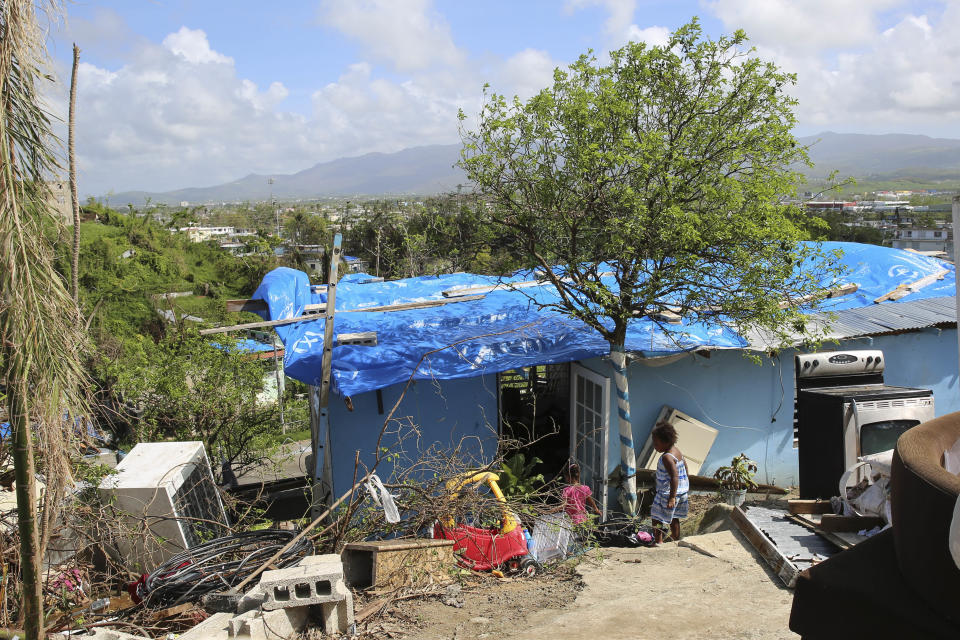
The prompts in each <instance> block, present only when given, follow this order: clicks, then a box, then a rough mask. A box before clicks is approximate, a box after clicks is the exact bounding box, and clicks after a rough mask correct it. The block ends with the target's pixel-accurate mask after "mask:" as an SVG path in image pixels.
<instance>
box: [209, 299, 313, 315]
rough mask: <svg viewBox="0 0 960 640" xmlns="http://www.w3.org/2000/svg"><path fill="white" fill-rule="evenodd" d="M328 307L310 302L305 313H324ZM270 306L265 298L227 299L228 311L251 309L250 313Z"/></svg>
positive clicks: (304, 308)
mask: <svg viewBox="0 0 960 640" xmlns="http://www.w3.org/2000/svg"><path fill="white" fill-rule="evenodd" d="M326 308H327V305H325V304H323V303H320V304H308V305H305V306H304V307H303V311H304V312H305V313H323V311H324V309H326ZM268 310H269V307H268V306H267V303H266V301H265V300H227V311H231V312H239V311H249V312H250V313H256V312H257V311H268Z"/></svg>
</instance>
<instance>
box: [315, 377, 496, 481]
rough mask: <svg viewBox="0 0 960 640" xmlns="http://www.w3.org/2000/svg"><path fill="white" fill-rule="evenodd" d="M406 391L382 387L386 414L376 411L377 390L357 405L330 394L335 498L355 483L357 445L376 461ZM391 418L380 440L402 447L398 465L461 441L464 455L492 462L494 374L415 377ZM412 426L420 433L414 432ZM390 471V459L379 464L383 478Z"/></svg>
mask: <svg viewBox="0 0 960 640" xmlns="http://www.w3.org/2000/svg"><path fill="white" fill-rule="evenodd" d="M402 391H403V385H394V386H392V387H388V388H386V389H383V390H382V393H383V415H381V414H379V413H378V411H377V395H376V392H369V393H364V394H360V395H357V396H354V397H353V398H351V400H352V401H353V411H348V410H347V408H346V405H345V404H344V402H343V400H342V399H341V398H339V397H337V396H334V395H332V396H331V397H330V438H331V443H330V445H331V450H332V451H331V455H332V459H333V487H334V498H336V497H339V496H340V495H341V494H342V493H344V492H345V491H347V490H348V489H349V488H350V486H351V485H352V484H353V466H354V465H353V463H354V456H355V454H356V451H357V450H358V449H359V450H360V460H361V462H362V463H364V464H366V465H372V464H373V459H374V454H375V452H376V447H377V437H378V436H379V434H380V430H381V427H383V423H384V419H385V418H386V416H387V414H389V413H390V409H391V408H393V405H394V404H395V403H396V402H397V399H398V398H399V397H400V395H401V392H402ZM393 418H394V420H393V422H392V423H391V425H390V426H389V427H388V429H387V433H386V434H385V435H384V439H383V441H382V443H381V446H383V447H390V448H391V449H392V450H393V451H397V452H399V453H400V459H399V460H398V461H397V464H398V465H407V466H408V465H410V464H411V462H412V461H415V460H417V459H418V458H419V453H420V452H422V451H425V450H426V449H427V448H429V447H430V446H431V445H434V444H436V445H438V446H440V447H443V448H450V447H453V446H456V445H460V447H461V455H463V456H465V457H467V458H468V459H473V460H475V461H476V463H477V465H478V466H479V465H481V464H483V463H485V462H489V460H490V459H491V458H492V457H493V455H494V454H495V453H496V448H497V382H496V376H495V375H488V376H482V377H478V378H466V379H461V380H444V381H443V382H442V384H441V382H440V381H436V382H434V381H416V382H414V383H413V384H412V385H411V386H410V388H409V389H408V390H407V393H406V395H405V396H404V398H403V402H401V404H400V407H399V408H398V409H397V411H396V413H394V416H393ZM414 426H416V428H417V432H418V433H416V432H414ZM400 440H402V443H401V445H400V447H399V448H398V447H397V444H398V442H400ZM392 472H393V465H392V464H391V463H389V462H383V463H381V464H380V466H379V467H378V468H377V473H378V475H379V476H380V478H381V479H383V480H384V482H386V481H387V478H389V477H390V475H391V473H392ZM362 473H363V471H362V470H361V475H362Z"/></svg>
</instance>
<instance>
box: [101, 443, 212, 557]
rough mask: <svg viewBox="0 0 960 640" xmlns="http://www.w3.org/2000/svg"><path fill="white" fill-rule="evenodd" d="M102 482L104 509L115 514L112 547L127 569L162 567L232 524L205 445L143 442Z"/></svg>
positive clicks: (110, 546)
mask: <svg viewBox="0 0 960 640" xmlns="http://www.w3.org/2000/svg"><path fill="white" fill-rule="evenodd" d="M116 471H117V472H116V473H115V474H113V475H110V476H107V477H106V478H104V479H103V481H102V482H101V483H100V488H99V492H100V497H101V500H102V501H103V504H104V505H105V506H107V507H111V508H113V509H115V510H116V511H117V516H118V517H117V520H116V524H117V526H116V527H115V528H113V529H112V530H111V534H112V537H113V540H112V541H110V544H108V547H109V548H111V551H112V552H113V553H115V554H116V555H117V557H119V558H122V559H123V561H124V564H126V565H127V566H128V567H134V566H139V567H140V568H141V570H146V569H150V568H152V567H156V566H158V565H160V564H162V563H163V562H164V561H165V560H167V559H168V558H170V557H171V556H172V555H174V554H176V553H178V552H180V551H183V550H184V549H189V548H190V547H192V546H194V545H196V544H199V543H200V542H201V541H202V540H204V539H210V538H213V537H217V536H221V535H223V534H224V533H226V532H227V530H228V527H229V522H228V520H227V514H226V512H225V511H224V509H223V504H222V503H221V501H220V494H219V492H218V491H217V487H216V484H215V483H214V480H213V473H212V472H211V470H210V461H209V460H208V459H207V453H206V451H205V450H204V448H203V443H202V442H141V443H140V444H138V445H137V446H135V447H134V448H133V449H132V450H131V451H130V453H129V454H127V456H126V457H125V458H124V459H123V460H122V461H121V462H120V464H118V465H117V469H116Z"/></svg>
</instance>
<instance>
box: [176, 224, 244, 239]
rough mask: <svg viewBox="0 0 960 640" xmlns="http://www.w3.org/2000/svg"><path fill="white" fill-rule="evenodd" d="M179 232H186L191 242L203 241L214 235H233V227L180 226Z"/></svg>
mask: <svg viewBox="0 0 960 640" xmlns="http://www.w3.org/2000/svg"><path fill="white" fill-rule="evenodd" d="M180 232H181V233H185V234H187V237H188V238H190V241H191V242H204V241H206V240H209V239H210V238H213V237H216V236H232V235H234V229H233V227H181V228H180Z"/></svg>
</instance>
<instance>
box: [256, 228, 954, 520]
mask: <svg viewBox="0 0 960 640" xmlns="http://www.w3.org/2000/svg"><path fill="white" fill-rule="evenodd" d="M823 246H824V248H825V249H827V250H833V249H840V250H842V252H843V258H842V261H843V263H844V264H845V266H846V267H847V269H846V275H845V276H844V277H843V280H842V281H841V282H824V283H823V287H824V289H828V290H830V291H831V293H832V297H830V298H829V299H827V300H825V301H824V302H823V303H822V304H821V306H820V308H819V309H818V310H817V312H816V313H812V312H811V314H810V321H811V322H817V323H820V324H822V326H824V328H825V332H826V336H827V338H828V339H829V340H830V342H828V343H826V344H824V345H823V346H822V347H821V349H822V350H864V349H869V350H878V351H881V352H882V354H883V359H884V367H882V369H883V371H884V375H885V382H886V384H887V385H903V386H906V387H922V388H926V389H929V390H932V392H933V397H934V398H935V407H934V409H933V410H934V411H935V414H936V415H938V416H939V415H943V414H946V413H950V412H953V411H958V410H960V397H958V394H957V382H958V381H957V371H958V362H957V360H958V358H957V353H958V350H957V335H956V300H955V297H954V295H955V291H956V276H955V269H954V266H953V265H952V264H950V263H948V262H944V261H941V260H938V259H935V258H930V257H926V256H923V255H919V254H917V253H913V252H910V251H903V250H897V249H890V248H885V247H877V246H873V245H861V244H854V243H838V242H828V243H823ZM378 280H379V279H376V278H371V277H369V276H366V275H365V274H349V275H347V276H346V277H345V278H343V279H342V280H340V282H339V284H338V285H337V291H336V297H335V318H334V334H335V335H336V336H341V335H348V334H354V335H355V334H364V333H368V332H375V333H376V340H375V344H372V341H367V343H366V344H358V343H349V342H343V343H338V342H334V346H333V351H332V385H331V387H332V391H333V393H332V395H331V400H330V404H329V411H328V421H326V422H325V424H323V425H321V427H322V433H319V438H320V442H321V443H322V445H323V446H324V451H323V455H322V459H323V460H322V461H321V463H320V464H321V466H322V473H321V474H319V476H320V477H322V478H323V481H324V482H325V483H327V485H328V487H327V488H328V490H329V492H330V494H331V495H333V496H337V495H340V494H342V493H343V492H344V491H347V490H348V489H349V488H350V486H351V484H352V478H353V474H354V456H355V452H356V451H359V452H360V457H361V460H363V461H364V462H366V463H367V464H369V463H370V461H371V460H372V459H373V456H374V453H375V451H376V448H377V446H378V438H379V436H380V431H381V426H382V424H383V422H384V418H385V416H386V415H387V414H388V413H389V412H390V410H391V408H392V407H393V406H394V405H395V404H396V403H397V402H398V401H399V405H398V407H397V411H396V412H395V413H394V418H400V419H404V420H406V421H407V422H408V424H414V425H416V426H417V430H418V432H417V437H416V439H415V440H414V441H409V442H407V443H405V444H404V446H403V449H404V450H403V454H402V455H401V456H400V458H399V460H400V462H398V464H402V461H403V460H413V459H415V458H416V456H417V450H422V449H424V448H426V447H429V446H431V445H434V444H436V443H439V444H440V445H441V446H443V445H446V446H454V445H459V446H460V447H461V452H463V453H466V454H469V455H471V456H473V457H474V458H475V459H476V460H477V463H478V464H481V463H482V462H483V461H484V460H489V459H490V458H491V457H492V456H493V455H494V453H495V452H496V450H497V446H498V442H499V441H500V439H501V438H504V437H509V438H516V439H520V440H523V441H527V442H531V443H533V444H531V445H530V451H529V452H530V453H531V454H533V455H536V456H537V457H539V458H540V459H542V460H543V465H542V471H543V473H544V474H545V475H546V476H547V477H552V476H553V475H555V474H556V473H557V472H559V471H560V469H561V468H562V466H563V465H564V464H565V463H566V462H567V461H568V460H570V459H572V460H575V461H577V462H578V463H579V464H580V465H581V469H582V472H583V481H584V482H585V483H588V484H590V485H591V486H592V488H593V491H594V494H595V495H596V496H598V497H601V498H606V499H605V500H602V502H603V503H604V504H606V505H607V506H608V508H615V506H616V485H615V483H614V484H613V485H612V486H610V483H608V477H609V476H610V475H611V473H613V474H614V476H615V475H616V470H617V469H618V468H619V467H620V463H621V447H620V439H619V438H618V435H617V427H616V425H617V415H616V397H615V387H614V385H613V383H612V377H613V367H612V364H611V362H610V361H609V346H608V344H607V342H606V341H604V340H603V339H602V338H601V337H600V335H599V334H597V333H596V332H595V331H593V330H592V329H589V328H588V327H586V326H585V325H583V324H582V323H580V322H579V321H576V320H573V319H571V318H568V317H566V316H563V315H560V314H558V313H556V312H553V311H545V310H543V309H541V307H540V306H539V305H538V304H537V303H538V302H544V301H548V300H549V299H550V298H551V296H554V297H555V296H556V295H557V294H556V291H555V290H553V289H552V287H551V286H549V285H545V284H542V283H538V282H532V283H531V282H530V276H529V274H527V275H526V276H525V275H523V274H518V275H515V276H512V277H505V278H498V277H495V276H482V275H474V274H468V273H456V274H449V275H441V276H424V277H419V278H410V279H404V280H396V281H388V282H380V281H378ZM324 296H325V294H324V292H323V291H322V290H317V287H311V285H310V282H309V279H308V277H307V276H306V274H304V273H302V272H298V271H295V270H292V269H286V268H281V269H276V270H274V271H272V272H270V273H269V274H267V276H266V277H265V278H264V280H263V281H262V283H261V285H260V287H259V288H258V289H257V291H256V292H255V294H254V295H253V298H254V299H256V300H262V301H264V303H266V307H267V309H268V310H267V311H265V312H263V316H264V318H265V319H267V320H278V319H284V318H298V317H300V316H301V315H303V314H304V313H305V310H307V309H309V308H310V306H311V305H314V306H316V305H319V304H320V303H323V302H324V301H325V297H324ZM418 303H421V304H418ZM422 303H432V306H426V305H425V304H422ZM384 307H387V308H388V309H391V310H388V311H386V310H385V309H384ZM374 308H376V309H377V310H375V311H374V310H372V309H374ZM365 309H371V311H365ZM385 311H386V312H385ZM276 331H277V333H278V335H279V337H280V339H281V340H282V342H283V344H284V347H285V350H284V363H283V366H284V370H285V372H286V375H288V376H291V377H293V378H295V379H297V380H300V381H302V382H305V383H307V384H309V385H312V386H314V387H315V386H316V385H318V384H319V383H320V380H321V367H322V365H321V363H322V356H323V348H324V345H323V336H324V320H323V318H322V316H312V317H305V318H303V320H302V321H297V322H292V323H290V324H286V325H284V326H278V327H276ZM368 335H369V334H368ZM781 346H782V345H779V344H776V345H775V344H772V343H771V342H769V341H768V340H767V339H765V337H764V336H763V335H760V334H757V335H738V334H737V333H735V332H733V331H731V330H729V329H726V328H723V327H719V326H712V325H710V324H705V323H701V324H695V323H691V322H690V321H688V319H686V318H676V319H675V320H674V323H673V324H665V323H664V322H662V321H654V320H653V319H651V318H637V319H636V320H635V321H633V322H632V323H631V325H630V327H629V330H628V334H627V339H626V351H627V353H628V355H629V367H628V379H629V385H630V386H629V388H630V402H631V414H630V415H631V421H632V430H633V441H634V442H635V443H637V445H636V453H637V460H638V462H637V464H638V466H639V467H643V466H644V465H645V464H649V459H648V456H647V453H648V452H647V451H645V447H644V445H643V443H644V442H646V441H647V440H648V437H649V433H650V431H651V429H652V427H653V425H654V424H655V422H656V421H657V420H658V418H662V417H668V418H678V419H681V420H686V421H688V422H689V423H690V424H692V425H695V429H694V430H693V431H684V432H681V438H684V437H685V436H684V433H688V434H691V435H689V436H688V437H689V441H688V442H685V441H684V440H683V439H682V440H681V442H680V447H681V449H683V450H684V452H685V454H687V455H688V457H689V458H691V459H692V461H693V462H694V463H695V466H696V467H698V468H699V474H700V475H711V474H712V473H713V471H714V470H715V469H716V468H717V467H718V466H721V465H723V464H727V463H728V462H729V461H730V459H731V458H732V457H733V456H735V455H736V454H738V453H740V452H744V453H746V454H747V455H748V456H750V457H751V458H753V459H754V460H756V461H757V463H758V466H759V474H758V478H757V479H758V481H760V482H763V483H767V484H775V485H779V486H783V487H787V486H796V485H798V484H800V478H799V473H800V472H799V469H800V463H799V457H798V448H802V446H803V442H804V438H803V434H802V432H801V433H798V432H797V430H796V428H795V420H794V414H795V399H796V395H797V394H796V391H795V389H796V386H797V385H796V375H795V370H794V359H795V356H796V355H797V354H799V353H802V352H804V351H805V349H804V348H803V346H802V345H799V344H797V345H793V346H789V347H786V348H781ZM751 353H752V354H754V355H758V356H759V359H756V358H754V359H751V358H748V357H745V354H751ZM758 360H759V361H758ZM408 381H411V382H410V384H409V385H408ZM854 410H856V405H855V406H854ZM893 422H897V421H893ZM893 422H891V423H890V424H891V425H892V424H893ZM900 422H903V421H900ZM898 424H899V423H898ZM887 426H889V425H886V424H885V425H884V428H886V427H887ZM900 426H903V425H900ZM696 429H699V430H700V431H699V432H697V431H696ZM391 444H392V443H391V442H389V436H388V437H387V441H385V442H382V443H381V445H380V446H391ZM812 455H820V454H819V453H818V452H815V453H814V454H812ZM823 455H829V453H828V452H824V454H823ZM379 471H380V473H381V475H389V470H388V469H385V468H384V467H383V466H381V467H380V469H379Z"/></svg>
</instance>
